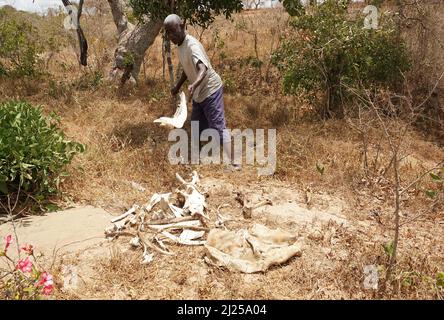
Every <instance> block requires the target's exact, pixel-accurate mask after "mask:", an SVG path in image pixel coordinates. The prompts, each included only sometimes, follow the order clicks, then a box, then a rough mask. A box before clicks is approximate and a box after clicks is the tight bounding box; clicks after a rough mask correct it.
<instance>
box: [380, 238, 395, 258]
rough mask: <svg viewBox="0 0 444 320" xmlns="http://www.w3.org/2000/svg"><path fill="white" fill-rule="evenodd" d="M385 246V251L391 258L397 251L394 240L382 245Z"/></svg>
mask: <svg viewBox="0 0 444 320" xmlns="http://www.w3.org/2000/svg"><path fill="white" fill-rule="evenodd" d="M382 246H383V247H384V252H385V253H386V254H387V255H388V256H389V257H390V258H391V257H392V256H393V253H394V252H395V247H394V244H393V241H389V242H387V243H386V244H383V245H382Z"/></svg>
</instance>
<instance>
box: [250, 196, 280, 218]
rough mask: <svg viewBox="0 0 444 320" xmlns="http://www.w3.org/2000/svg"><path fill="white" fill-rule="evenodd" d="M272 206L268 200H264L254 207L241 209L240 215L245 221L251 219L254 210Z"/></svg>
mask: <svg viewBox="0 0 444 320" xmlns="http://www.w3.org/2000/svg"><path fill="white" fill-rule="evenodd" d="M267 204H268V205H273V203H272V202H271V200H270V199H265V200H262V201H260V202H258V203H256V204H254V205H245V206H244V207H243V208H242V214H243V216H244V218H245V219H250V218H251V214H252V213H253V210H254V209H257V208H259V207H262V206H265V205H267Z"/></svg>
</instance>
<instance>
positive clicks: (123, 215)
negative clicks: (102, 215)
mask: <svg viewBox="0 0 444 320" xmlns="http://www.w3.org/2000/svg"><path fill="white" fill-rule="evenodd" d="M138 209H140V207H139V206H138V205H137V204H135V205H133V207H132V208H131V209H129V210H128V211H127V212H125V213H124V214H122V215H120V216H118V217H116V218H114V219H112V220H111V223H115V222H117V221H120V220H122V219H125V218H126V217H128V216H129V215H131V214H134V213H135V212H136V210H138Z"/></svg>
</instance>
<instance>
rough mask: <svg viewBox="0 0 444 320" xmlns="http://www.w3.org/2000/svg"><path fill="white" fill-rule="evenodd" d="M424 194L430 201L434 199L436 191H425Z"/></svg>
mask: <svg viewBox="0 0 444 320" xmlns="http://www.w3.org/2000/svg"><path fill="white" fill-rule="evenodd" d="M425 194H426V195H427V197H429V198H432V199H433V198H435V197H436V191H433V190H426V191H425Z"/></svg>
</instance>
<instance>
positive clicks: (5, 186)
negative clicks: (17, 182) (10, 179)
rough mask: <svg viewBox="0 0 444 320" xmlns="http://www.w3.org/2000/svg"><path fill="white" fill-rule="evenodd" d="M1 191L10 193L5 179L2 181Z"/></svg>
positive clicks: (0, 184) (0, 182)
mask: <svg viewBox="0 0 444 320" xmlns="http://www.w3.org/2000/svg"><path fill="white" fill-rule="evenodd" d="M0 192H2V193H3V194H8V193H9V192H8V186H7V185H6V182H5V181H0Z"/></svg>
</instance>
